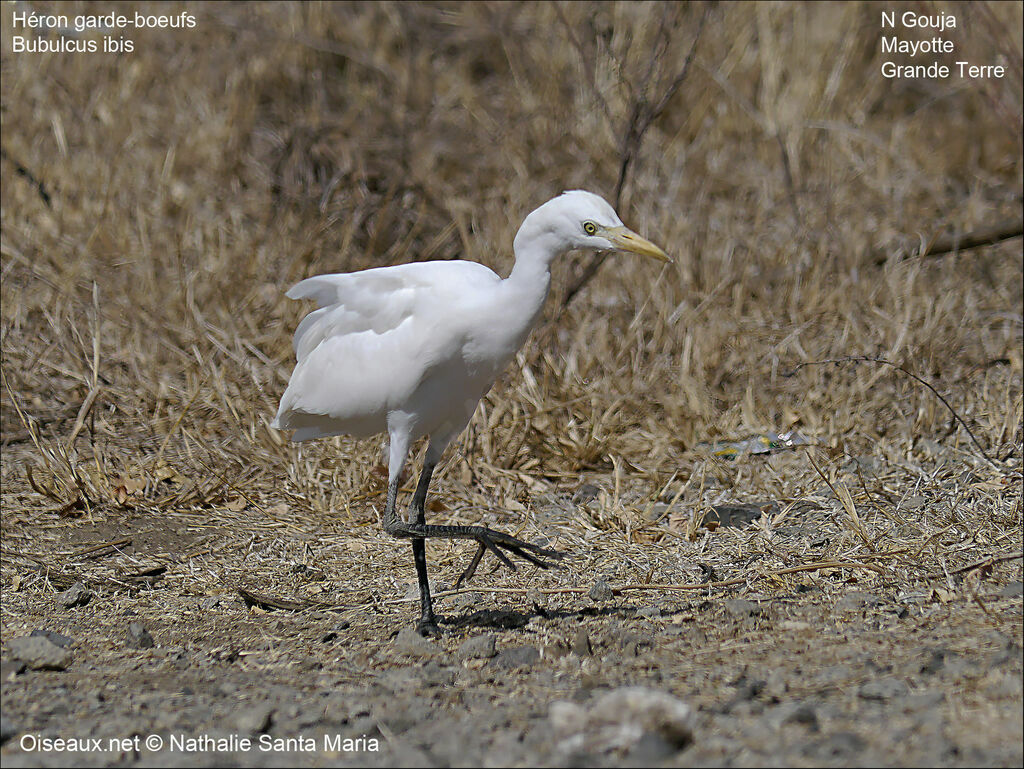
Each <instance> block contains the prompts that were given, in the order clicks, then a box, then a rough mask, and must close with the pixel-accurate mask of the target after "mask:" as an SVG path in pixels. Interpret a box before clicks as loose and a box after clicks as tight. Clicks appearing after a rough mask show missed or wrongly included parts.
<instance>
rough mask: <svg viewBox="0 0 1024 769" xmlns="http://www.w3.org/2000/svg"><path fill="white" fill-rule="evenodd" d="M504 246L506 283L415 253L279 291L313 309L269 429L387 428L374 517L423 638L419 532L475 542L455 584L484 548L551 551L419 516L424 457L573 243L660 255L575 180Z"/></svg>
mask: <svg viewBox="0 0 1024 769" xmlns="http://www.w3.org/2000/svg"><path fill="white" fill-rule="evenodd" d="M513 249H514V251H515V266H514V267H513V268H512V272H511V273H510V274H509V276H508V277H507V278H504V279H502V278H501V277H499V276H498V275H496V274H495V273H494V272H492V271H491V270H489V269H488V268H487V267H485V266H484V265H482V264H478V263H476V262H468V261H460V260H455V261H433V262H416V263H412V264H402V265H397V266H393V267H378V268H374V269H369V270H363V271H361V272H352V273H342V274H336V275H320V276H317V277H313V278H307V279H306V280H303V281H301V282H300V283H298V284H296V285H295V286H293V287H292V288H291V290H289V291H288V294H287V295H288V297H289V298H291V299H313V300H315V301H316V302H317V304H318V305H319V309H317V310H314V311H312V312H311V313H309V314H308V315H307V316H306V317H305V318H304V319H303V320H302V322H301V323H300V324H299V327H298V329H297V330H296V332H295V339H294V348H295V357H296V359H297V364H296V366H295V370H294V371H293V372H292V376H291V379H290V381H289V382H288V387H287V389H286V390H285V393H284V396H283V397H282V398H281V406H280V408H279V409H278V412H277V417H276V418H275V419H274V421H273V423H272V426H273V427H275V428H277V429H279V430H294V431H295V433H294V434H293V435H292V440H293V441H305V440H310V439H312V438H322V437H325V436H331V435H340V434H349V435H354V436H369V435H373V434H376V433H380V432H384V431H387V433H388V434H389V436H390V454H389V462H388V494H387V503H386V506H385V510H384V519H383V524H384V529H385V530H386V531H387V532H388V533H389V534H392V535H394V536H396V537H407V538H411V539H412V548H413V556H414V559H415V562H416V572H417V577H418V581H419V588H420V603H421V609H422V613H421V617H420V621H419V625H418V629H419V631H420V632H421V633H422V634H424V635H426V634H435V633H437V623H436V619H435V617H434V611H433V607H432V604H431V599H430V586H429V584H428V582H427V564H426V548H425V546H424V538H426V537H442V538H448V539H472V540H475V541H476V542H477V543H478V545H479V548H478V550H477V552H476V554H475V555H474V557H473V559H472V561H471V563H470V564H469V566H468V567H467V568H466V570H465V571H464V572H463V573H462V576H460V577H459V581H458V582H457V583H456V584H457V585H458V584H461V582H462V581H463V580H465V579H469V578H470V577H472V576H473V573H474V572H475V571H476V567H477V564H479V562H480V558H481V557H482V556H483V554H484V553H485V552H486V551H487V550H490V551H491V552H492V553H494V555H495V556H496V557H497V558H498V559H499V560H500V561H501V562H502V563H504V564H505V565H507V566H509V567H511V568H512V569H513V570H514V569H515V566H514V565H513V564H512V562H511V561H510V560H509V558H508V557H507V556H506V555H505V553H504V552H502V551H503V550H505V551H508V553H511V554H513V555H515V556H518V557H520V558H523V559H524V560H526V561H529V562H530V563H533V564H535V565H537V566H539V567H541V568H544V567H547V566H550V565H553V564H552V563H550V561H553V560H557V559H559V558H561V557H562V554H561V553H559V552H557V551H554V550H547V549H544V548H541V547H538V546H537V545H533V544H531V543H529V542H525V541H523V540H520V539H517V538H515V537H512V536H509V535H508V534H504V533H502V532H500V531H495V530H493V529H488V528H485V527H483V526H436V525H427V524H426V523H425V520H424V503H425V501H426V497H427V488H428V486H429V485H430V476H431V474H432V473H433V470H434V466H435V465H436V464H437V462H438V461H439V460H440V459H441V455H442V454H443V453H444V450H445V448H446V447H447V446H448V444H449V443H450V442H451V441H452V440H453V439H454V438H455V437H456V436H457V435H458V434H459V433H461V432H462V430H463V429H464V428H465V427H466V425H467V424H469V420H470V418H471V417H472V416H473V412H474V411H475V410H476V405H477V402H478V401H479V400H480V398H481V397H483V395H484V394H485V393H486V392H487V391H488V390H489V389H490V387H491V385H492V384H493V382H494V380H495V379H496V378H497V377H498V375H499V374H500V373H501V371H502V370H503V369H504V368H505V366H506V365H507V364H508V362H509V361H510V360H512V357H513V356H514V355H515V353H516V351H517V350H518V349H519V347H520V346H521V345H522V344H523V342H524V341H525V340H526V337H527V335H528V334H529V332H530V329H531V328H532V327H533V325H534V323H536V322H537V318H538V317H539V316H540V312H541V308H542V307H543V305H544V300H545V298H546V297H547V294H548V286H549V284H550V281H551V272H550V266H551V262H552V260H553V259H555V257H557V256H559V255H561V254H564V253H566V252H567V251H570V250H572V249H585V250H591V251H607V250H616V249H617V250H621V251H629V252H632V253H635V254H641V255H643V256H650V257H654V258H656V259H659V260H661V261H665V262H668V261H671V260H670V259H669V258H668V256H667V255H666V254H665V252H664V251H662V250H661V249H660V248H658V246H656V245H654V244H653V243H651V242H650V241H648V240H645V239H644V238H642V237H640V236H639V235H637V234H636V233H635V232H633V231H631V230H629V229H628V228H626V227H625V226H623V224H622V221H621V220H620V219H619V217H618V215H617V214H616V213H615V210H614V209H613V208H612V207H611V206H610V205H608V203H607V202H605V201H604V200H603V199H602V198H601V197H599V196H597V195H595V194H593V193H590V192H585V191H583V190H573V191H570V192H564V193H562V194H561V195H559V196H558V197H555V198H553V199H551V200H549V201H548V202H547V203H545V204H544V205H542V206H540V207H539V208H537V209H536V210H535V211H533V212H532V213H530V214H529V216H527V217H526V219H525V220H524V221H523V224H522V226H521V227H520V228H519V232H518V233H517V234H516V237H515V241H514V242H513ZM425 435H427V436H430V442H429V445H428V446H427V451H426V455H425V457H424V462H423V470H422V473H421V474H420V478H419V482H418V483H417V485H416V491H415V493H414V494H413V497H412V501H411V503H410V505H409V513H408V520H407V521H403V520H401V519H400V518H399V517H398V516H397V515H396V513H395V504H396V501H397V497H398V479H399V475H400V473H401V472H402V469H403V467H404V465H405V462H406V457H407V455H408V452H409V447H410V445H411V444H412V443H413V442H414V441H415V440H417V439H418V438H420V437H422V436H425Z"/></svg>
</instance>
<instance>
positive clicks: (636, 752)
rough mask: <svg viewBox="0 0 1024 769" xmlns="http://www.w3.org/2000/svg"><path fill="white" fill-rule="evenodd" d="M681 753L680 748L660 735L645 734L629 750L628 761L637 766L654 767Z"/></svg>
mask: <svg viewBox="0 0 1024 769" xmlns="http://www.w3.org/2000/svg"><path fill="white" fill-rule="evenodd" d="M677 752H679V748H678V747H676V746H675V745H673V744H672V743H671V742H669V741H668V740H666V739H665V738H664V737H662V736H661V735H660V734H653V733H652V732H644V734H642V735H641V736H640V739H639V740H637V742H636V744H635V745H633V747H631V748H630V749H629V752H628V753H627V754H626V759H627V760H628V761H629V763H630V764H633V765H635V766H654V765H655V764H657V763H658V762H659V761H664V760H665V759H667V758H669V757H670V756H674V755H675V754H676V753H677Z"/></svg>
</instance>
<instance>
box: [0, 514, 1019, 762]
mask: <svg viewBox="0 0 1024 769" xmlns="http://www.w3.org/2000/svg"><path fill="white" fill-rule="evenodd" d="M124 526H125V528H124V531H125V532H129V531H131V529H132V527H133V526H134V527H135V528H136V530H137V531H138V533H140V534H143V533H144V532H143V531H142V529H143V528H144V526H145V522H144V520H143V519H141V518H135V519H134V522H133V520H132V519H130V518H129V519H126V520H125V522H124ZM408 571H410V572H411V567H410V568H409V569H408ZM1018 575H1019V561H1014V562H1013V563H1003V564H997V565H995V566H994V567H992V568H991V569H989V570H986V571H985V576H986V578H985V579H984V580H983V581H980V582H978V583H976V584H975V585H973V586H972V587H971V589H969V590H968V589H964V590H960V591H957V592H956V593H947V592H944V591H942V590H941V589H938V590H932V591H931V592H924V591H922V592H917V593H906V592H898V591H892V592H887V591H886V590H885V589H884V586H878V585H873V586H872V588H871V590H870V591H868V590H864V589H859V588H858V586H857V585H855V584H849V582H850V580H849V579H847V580H846V581H845V582H843V581H839V580H838V579H835V578H830V577H829V575H828V574H826V575H823V576H820V578H818V579H815V580H810V579H809V580H808V581H807V582H806V583H802V584H801V585H800V586H799V587H798V589H796V590H795V591H793V592H792V593H791V594H786V593H782V594H772V595H767V594H761V593H757V592H755V591H753V590H752V589H750V588H744V589H742V590H740V591H738V592H735V591H734V592H719V593H714V591H711V590H709V591H707V592H706V593H704V594H701V595H694V594H689V595H685V596H678V595H669V596H664V595H658V594H656V593H644V594H641V596H640V597H641V598H642V599H643V600H641V601H638V600H633V599H632V598H617V597H614V596H612V597H610V598H608V599H607V600H595V599H594V598H592V597H590V596H588V595H579V594H575V595H570V596H565V595H550V596H549V595H541V594H539V593H538V594H535V595H533V596H523V595H508V594H502V593H475V594H473V593H468V594H461V595H457V596H453V597H450V598H442V599H441V600H440V601H439V609H440V611H441V612H442V614H443V616H444V620H443V621H442V629H443V631H444V633H443V636H442V637H441V638H440V639H433V640H426V639H422V638H420V637H419V636H417V635H415V633H413V632H412V631H411V627H412V622H413V620H414V617H413V614H414V612H415V605H416V604H415V602H408V603H399V604H397V605H388V604H382V605H379V606H377V607H372V608H370V609H366V608H363V609H360V610H358V611H345V612H342V613H339V612H336V611H323V610H321V611H311V610H306V611H284V610H277V611H268V610H264V609H261V608H259V607H252V606H249V605H247V604H246V602H244V601H243V600H242V599H241V597H239V596H238V595H236V594H235V593H233V592H224V593H222V594H221V595H215V596H210V595H206V596H201V595H192V594H188V593H187V592H185V591H173V592H172V591H170V590H167V589H161V588H160V586H159V585H160V583H159V582H157V583H156V587H145V588H143V589H132V590H129V591H124V590H103V589H99V590H96V591H92V590H83V588H82V587H81V586H71V587H70V588H69V589H67V590H65V591H63V592H60V593H57V592H54V591H53V590H46V589H42V588H41V587H40V588H37V587H33V586H27V587H26V586H21V585H17V584H15V585H13V587H14V588H15V589H13V590H12V586H11V585H10V584H8V585H7V586H6V588H7V589H5V591H4V592H5V596H4V623H3V633H4V650H3V682H2V687H3V688H2V692H3V704H4V706H3V740H4V744H3V749H2V755H3V761H4V765H5V766H64V765H68V764H74V765H77V766H109V765H122V764H132V765H138V766H175V765H181V764H182V763H183V762H184V761H188V762H189V763H190V764H191V763H194V764H197V765H202V766H214V765H224V764H232V765H245V766H289V765H299V766H324V765H335V764H338V763H343V764H346V765H353V766H393V765H402V766H446V765H455V766H469V765H484V766H491V765H514V766H530V765H553V766H569V765H593V766H613V765H614V766H618V765H637V766H642V765H651V764H653V765H743V766H757V765H772V766H810V765H836V766H851V765H880V764H881V765H963V766H969V765H988V766H1002V765H1006V766H1009V765H1020V764H1021V762H1022V758H1024V754H1022V749H1021V738H1022V727H1021V702H1022V691H1021V681H1022V665H1021V608H1022V595H1021V593H1022V589H1021V582H1020V581H1019V578H1018ZM501 576H502V575H501V574H499V575H497V578H498V579H500V578H501ZM315 577H316V578H322V577H323V575H319V574H317V575H315ZM525 578H526V579H527V580H528V579H529V575H526V577H525ZM36 584H38V585H43V584H44V583H42V582H40V583H36ZM410 587H412V585H411V583H410ZM593 593H594V594H595V595H597V596H598V597H599V598H600V597H602V596H601V591H600V590H599V589H596V590H594V591H593ZM605 597H607V596H605ZM342 615H344V617H343V616H342ZM38 630H44V631H51V634H50V635H49V637H48V638H47V637H38V636H39V635H40V634H36V636H31V635H30V634H31V633H32V631H38ZM23 637H29V638H30V639H31V640H29V641H25V640H22V639H23ZM57 739H63V740H72V741H74V740H88V739H93V740H99V743H98V746H99V748H100V749H99V750H97V749H96V748H97V743H90V742H84V743H78V744H68V743H64V744H63V745H61V744H54V743H52V742H50V743H47V742H46V740H57ZM245 740H248V741H249V742H248V743H246V742H245ZM111 741H113V742H111ZM154 744H160V745H162V748H161V749H155V750H154V749H153V748H154ZM68 750H74V751H75V752H73V753H69V752H68Z"/></svg>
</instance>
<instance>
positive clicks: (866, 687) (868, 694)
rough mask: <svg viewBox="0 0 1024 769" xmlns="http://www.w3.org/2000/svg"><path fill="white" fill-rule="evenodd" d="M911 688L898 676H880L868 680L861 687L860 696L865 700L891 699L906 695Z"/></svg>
mask: <svg viewBox="0 0 1024 769" xmlns="http://www.w3.org/2000/svg"><path fill="white" fill-rule="evenodd" d="M908 691H909V689H908V688H907V685H906V684H905V683H903V682H902V681H900V680H899V679H898V678H879V679H877V680H874V681H868V682H867V683H864V684H862V685H861V687H860V692H859V694H860V696H861V697H862V698H863V699H865V700H889V699H892V698H893V697H905V696H906V694H907V692H908Z"/></svg>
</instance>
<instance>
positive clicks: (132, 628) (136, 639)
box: [128, 622, 156, 649]
mask: <svg viewBox="0 0 1024 769" xmlns="http://www.w3.org/2000/svg"><path fill="white" fill-rule="evenodd" d="M128 645H129V646H132V647H134V648H136V649H152V648H153V647H154V646H155V645H156V642H155V641H153V636H151V635H150V634H149V631H148V630H146V628H144V627H143V626H142V623H140V622H132V623H131V624H129V625H128Z"/></svg>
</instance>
